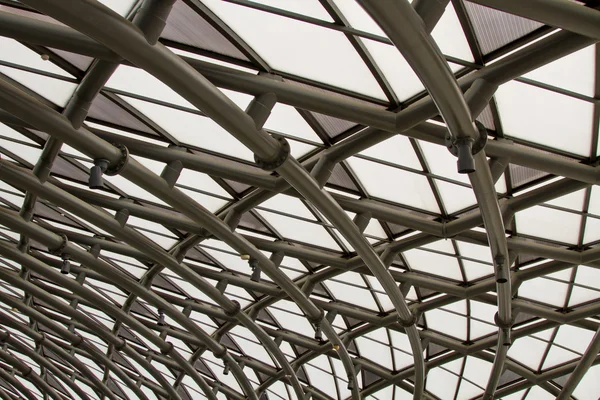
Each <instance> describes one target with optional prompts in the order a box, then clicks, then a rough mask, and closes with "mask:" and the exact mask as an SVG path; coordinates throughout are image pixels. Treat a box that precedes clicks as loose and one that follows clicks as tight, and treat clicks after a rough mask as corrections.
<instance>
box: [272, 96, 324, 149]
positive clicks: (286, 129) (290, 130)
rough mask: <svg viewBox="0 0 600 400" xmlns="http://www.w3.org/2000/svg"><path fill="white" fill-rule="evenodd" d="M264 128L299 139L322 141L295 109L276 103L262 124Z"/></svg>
mask: <svg viewBox="0 0 600 400" xmlns="http://www.w3.org/2000/svg"><path fill="white" fill-rule="evenodd" d="M264 128H265V129H269V130H272V131H275V132H280V133H285V134H287V135H291V136H295V137H298V138H301V139H306V140H310V141H312V142H315V143H323V141H322V140H321V139H320V138H319V136H317V134H316V133H315V131H314V130H313V129H312V128H311V127H310V125H308V123H307V122H306V120H305V119H304V118H302V116H301V115H300V114H299V113H298V111H296V109H295V108H294V107H291V106H288V105H285V104H281V103H277V104H275V107H273V110H271V114H270V115H269V119H267V122H266V123H265V125H264Z"/></svg>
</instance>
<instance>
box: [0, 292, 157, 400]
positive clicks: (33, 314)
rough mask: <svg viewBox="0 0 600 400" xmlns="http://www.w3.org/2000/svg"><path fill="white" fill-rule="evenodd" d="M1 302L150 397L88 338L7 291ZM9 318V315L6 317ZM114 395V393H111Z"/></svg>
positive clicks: (2, 315) (131, 387)
mask: <svg viewBox="0 0 600 400" xmlns="http://www.w3.org/2000/svg"><path fill="white" fill-rule="evenodd" d="M0 302H2V303H4V304H7V305H8V306H10V307H11V308H16V309H17V310H19V312H21V313H23V314H24V315H27V316H28V317H29V318H31V319H33V320H35V321H38V322H41V323H42V324H43V325H44V326H45V327H47V328H48V329H50V330H52V331H53V332H55V333H56V334H57V335H58V336H61V337H63V338H65V339H66V340H67V341H69V343H72V344H73V346H75V347H78V346H79V347H81V348H82V349H83V350H85V351H86V352H87V353H88V354H89V355H90V356H91V357H92V358H94V359H96V361H97V362H101V364H104V365H108V366H109V367H110V369H111V371H112V372H113V373H114V374H115V375H116V376H118V377H119V378H120V379H121V380H122V381H123V382H124V383H125V384H126V385H127V386H128V387H129V389H131V390H132V391H133V393H135V394H136V396H139V397H140V398H141V399H146V400H148V397H147V396H146V395H145V394H144V392H142V391H141V390H140V388H138V387H137V385H136V384H135V383H133V381H131V379H129V377H128V376H127V375H125V373H124V372H123V371H122V370H121V369H120V368H119V367H118V366H116V365H115V364H114V363H113V362H112V361H111V360H109V359H108V358H106V356H105V355H104V353H103V352H101V351H100V350H99V349H98V348H97V347H96V346H95V345H94V344H93V343H90V342H89V341H88V340H87V339H84V338H82V337H81V336H80V335H78V334H75V333H73V332H70V331H69V330H67V329H66V328H64V327H63V326H61V325H59V324H57V323H56V322H54V321H53V320H52V319H51V318H49V317H47V316H46V315H44V314H42V313H41V312H39V311H37V310H35V309H33V308H32V307H30V306H28V305H25V304H24V303H22V302H20V301H18V300H16V299H15V298H14V297H12V296H9V295H7V294H5V293H0ZM2 317H6V315H5V314H4V313H2V312H0V320H2V319H4V318H2ZM6 318H7V319H9V318H8V317H6ZM40 336H41V338H42V340H44V341H45V340H46V339H45V336H44V335H40ZM111 396H112V393H111Z"/></svg>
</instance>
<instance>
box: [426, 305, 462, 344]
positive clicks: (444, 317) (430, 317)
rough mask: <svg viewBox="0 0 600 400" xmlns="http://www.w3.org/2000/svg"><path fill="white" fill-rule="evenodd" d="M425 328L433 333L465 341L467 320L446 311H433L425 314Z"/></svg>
mask: <svg viewBox="0 0 600 400" xmlns="http://www.w3.org/2000/svg"><path fill="white" fill-rule="evenodd" d="M425 318H426V321H427V327H428V328H429V329H432V330H434V331H437V332H440V333H443V334H444V335H449V336H452V337H455V338H457V339H459V340H467V319H466V318H465V317H463V316H459V315H457V314H454V313H450V312H448V311H444V310H440V309H435V310H430V311H427V312H426V313H425Z"/></svg>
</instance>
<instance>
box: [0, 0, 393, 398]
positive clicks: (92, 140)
mask: <svg viewBox="0 0 600 400" xmlns="http://www.w3.org/2000/svg"><path fill="white" fill-rule="evenodd" d="M44 3H45V2H44V1H41V2H39V1H37V2H36V1H32V2H30V3H29V4H30V5H33V6H35V7H37V8H42V9H45V8H44V7H46V8H48V9H49V11H50V12H51V13H52V12H53V11H54V12H56V11H57V9H58V10H59V11H58V12H57V13H58V14H60V15H59V19H63V20H64V19H65V18H66V19H68V20H69V21H70V23H72V24H75V25H78V24H81V21H80V20H79V16H80V15H82V14H81V10H78V11H77V8H78V7H83V10H84V12H85V13H88V12H92V13H93V14H94V15H96V17H98V18H100V20H104V21H105V22H107V23H109V24H111V25H114V26H113V29H111V30H110V31H112V32H113V33H114V32H119V33H118V34H117V35H116V36H112V37H113V38H114V39H115V40H116V42H117V43H113V44H115V45H117V47H118V46H120V45H122V44H123V43H125V42H127V43H129V44H130V45H132V46H133V47H132V48H133V49H138V50H142V51H143V52H144V51H145V52H146V56H149V58H148V57H144V56H143V55H142V60H141V61H142V63H143V62H144V60H146V61H150V63H151V64H152V65H153V66H154V67H155V68H157V69H158V70H160V71H161V72H162V73H163V74H166V75H171V77H172V78H173V79H174V80H175V81H176V82H178V83H179V85H176V86H179V88H180V89H181V88H182V87H183V89H184V90H182V91H181V93H180V94H183V95H184V96H187V97H188V98H190V99H195V100H196V101H195V102H196V105H197V106H199V107H200V108H202V109H203V111H204V112H206V113H207V114H211V115H212V114H215V113H217V114H218V115H220V120H221V122H222V123H223V127H224V128H226V129H227V130H229V131H231V132H237V133H238V134H242V136H240V137H239V138H240V139H241V140H242V142H243V143H244V144H246V145H248V146H251V147H254V148H255V152H256V154H257V156H258V157H259V158H261V159H263V160H265V161H267V162H268V161H270V160H274V159H277V158H278V157H279V155H278V154H279V150H278V148H279V143H278V142H277V141H275V139H273V138H271V137H270V136H268V135H265V134H260V135H255V134H253V135H247V136H246V137H243V136H244V135H243V134H244V129H247V127H248V126H254V122H253V121H252V119H251V117H250V116H248V115H246V114H244V113H243V112H241V110H239V109H237V108H231V107H236V106H235V105H234V103H233V102H231V100H229V99H227V98H226V97H225V96H224V95H223V94H222V93H221V92H220V91H219V90H218V89H217V88H215V87H213V86H212V85H210V84H208V85H207V87H206V88H205V89H207V90H208V97H209V100H207V99H205V98H204V97H203V96H201V95H200V93H204V95H205V96H206V95H207V92H206V90H198V89H199V88H198V87H197V85H191V86H196V87H195V88H194V89H192V90H190V88H191V86H190V83H191V82H188V81H186V80H185V78H184V77H187V76H188V75H189V74H190V73H191V74H192V77H193V79H196V80H197V79H198V78H199V75H198V74H197V73H196V72H195V71H194V70H193V69H191V68H190V67H189V66H188V65H187V64H185V63H184V62H182V61H181V59H180V58H179V57H177V56H175V55H174V54H172V53H171V52H169V51H167V50H166V49H165V48H164V47H161V45H160V44H157V45H155V46H150V45H149V44H148V43H147V42H146V41H145V40H144V39H143V37H141V36H140V35H139V32H138V31H136V30H135V28H134V27H133V26H132V25H131V24H129V23H127V21H125V20H122V19H121V18H120V17H117V16H116V14H113V13H112V12H111V11H110V10H108V9H107V8H106V7H104V6H101V5H97V6H95V5H85V4H82V3H76V4H70V5H69V7H66V9H64V8H63V7H62V6H61V7H56V6H57V5H58V3H50V2H49V3H46V4H45V5H44ZM46 11H48V10H46ZM65 16H67V17H65ZM100 20H99V21H100ZM99 23H100V22H99ZM83 25H84V26H87V27H91V25H88V24H85V23H84V24H83ZM98 26H99V25H98ZM117 28H118V29H117ZM84 29H85V27H84ZM123 29H124V31H123ZM102 31H104V30H103V29H102V30H100V32H93V33H95V34H100V35H102V34H103V32H102ZM106 32H108V31H106ZM106 32H104V33H106ZM123 35H125V36H123ZM128 36H131V37H130V39H132V38H133V39H132V41H131V42H130V41H129V40H127V41H123V38H124V37H128ZM129 44H128V45H127V46H126V47H128V48H129ZM154 48H160V49H163V51H162V52H161V53H159V54H163V55H165V56H166V57H167V60H168V61H166V60H163V61H166V62H161V63H156V57H155V56H156V55H153V54H152V53H153V49H154ZM129 50H131V48H129ZM148 51H149V53H148ZM125 53H127V52H125ZM173 63H174V65H175V69H173V68H172V67H173V65H172V64H173ZM177 66H178V67H179V68H178V67H177ZM165 68H166V69H165ZM181 68H183V71H186V73H183V74H172V72H173V71H177V70H178V69H181ZM154 72H155V73H156V72H157V71H154ZM180 72H181V71H180ZM181 78H184V79H183V80H182V79H181ZM6 89H7V90H10V89H8V88H6ZM214 98H218V99H221V100H223V101H224V102H225V103H226V104H228V105H229V108H227V106H226V109H225V110H226V111H225V110H224V109H219V107H222V106H223V104H222V103H221V102H214V101H212V100H214ZM26 102H27V101H26ZM11 103H13V105H16V104H15V102H14V99H11ZM23 105H24V104H23V103H21V106H18V105H16V108H15V107H13V106H11V105H9V104H6V106H5V107H4V108H5V109H7V110H8V111H10V110H11V109H12V110H13V111H12V112H13V113H14V112H15V111H17V114H19V111H18V110H19V109H20V110H21V112H26V111H27V110H26V107H22V106H23ZM231 109H235V110H238V112H239V113H241V114H243V117H242V118H241V119H236V118H231V116H230V115H229V113H228V111H230V110H231ZM48 112H50V113H49V114H48ZM21 115H23V114H21ZM31 117H32V115H31V114H29V116H28V117H24V118H23V119H26V120H28V121H31V122H32V123H33V124H36V123H37V124H40V126H45V128H46V129H45V130H46V131H47V132H52V134H53V135H55V136H57V137H59V138H61V139H65V140H68V142H69V144H70V145H72V146H73V147H75V148H77V149H79V150H80V151H83V152H84V153H86V154H87V155H90V156H92V157H93V158H96V157H95V156H97V157H101V158H103V159H106V160H108V161H109V163H111V165H114V164H115V163H117V164H118V163H119V160H120V159H121V158H122V157H121V156H122V154H121V151H120V150H119V149H117V148H116V147H113V146H112V145H110V144H108V143H106V142H104V141H103V140H101V139H98V138H97V137H95V136H94V135H91V134H89V132H88V134H86V135H84V136H87V137H88V139H86V140H81V134H80V133H79V132H77V131H75V130H74V129H73V128H72V127H70V126H69V127H67V126H65V125H66V124H64V120H61V119H60V118H58V115H56V113H54V112H52V111H51V110H50V109H46V116H45V117H42V118H34V119H31ZM34 121H35V122H34ZM51 121H53V122H54V123H58V125H61V126H64V127H65V128H68V131H64V130H63V128H60V129H56V128H57V126H58V125H56V124H55V125H54V126H55V128H54V129H52V128H50V127H49V126H48V124H50V123H51ZM47 128H49V129H47ZM253 130H256V128H254V129H253ZM80 131H81V129H80ZM60 132H68V134H67V135H63V134H61V133H60ZM69 133H70V134H69ZM238 136H239V135H238ZM273 152H277V154H276V155H273ZM121 174H122V175H123V176H124V177H126V178H128V179H130V180H132V181H133V182H135V183H137V184H138V185H140V186H141V187H146V188H148V190H149V191H150V192H153V193H154V194H156V195H158V197H160V198H163V199H165V200H166V201H167V203H169V204H172V205H174V206H176V207H180V208H181V209H182V210H184V213H187V214H188V215H190V216H191V217H193V218H195V219H196V220H197V222H198V223H200V224H202V225H207V228H208V230H209V231H210V230H211V229H213V230H215V229H216V230H217V231H218V232H220V233H218V234H217V233H216V232H213V234H215V235H216V236H217V237H220V238H221V239H223V240H224V241H225V242H226V243H227V242H229V243H228V244H230V245H232V247H233V248H235V249H236V250H238V251H239V252H240V254H249V255H250V256H251V257H253V258H254V259H256V260H258V261H259V264H260V265H261V267H262V268H263V270H264V271H265V273H267V274H269V275H270V277H271V279H273V280H275V281H277V282H278V283H281V284H282V287H284V289H285V290H286V291H288V292H290V293H291V296H290V297H292V298H293V299H294V300H295V301H296V302H297V303H298V304H299V305H300V306H301V308H303V309H304V311H305V312H306V314H307V315H308V316H309V318H310V319H311V320H312V321H313V322H314V323H318V324H320V325H322V329H323V332H324V333H325V334H326V335H329V336H330V339H331V340H332V343H336V342H337V339H336V337H337V335H335V332H334V331H333V329H330V327H329V326H328V325H329V322H328V321H326V320H325V319H324V317H323V313H322V311H321V310H319V309H317V308H316V307H315V306H314V305H313V304H312V303H311V302H310V300H308V298H307V297H306V296H305V295H304V294H303V293H302V292H301V291H300V289H299V288H298V287H296V286H295V285H294V284H293V282H291V281H290V280H289V278H288V277H287V276H286V275H285V274H283V273H282V272H280V271H278V270H277V268H276V267H275V266H274V265H273V264H272V262H271V261H270V260H268V259H267V258H266V257H265V256H264V255H263V254H262V253H260V252H259V251H257V249H256V248H254V247H253V246H252V245H250V244H249V243H248V242H246V241H245V240H243V239H242V238H241V237H239V236H237V235H235V234H233V233H232V232H231V230H230V229H229V228H228V227H227V226H226V225H224V224H223V222H222V221H221V220H219V219H218V218H216V217H215V216H214V215H213V214H211V213H208V212H207V211H206V210H204V209H203V208H201V207H200V206H199V205H197V203H195V202H194V201H193V200H192V199H190V198H189V197H188V196H185V195H184V194H183V193H181V192H179V191H177V190H172V189H171V188H170V187H169V186H168V185H167V184H166V182H164V181H162V180H159V181H162V183H164V185H158V186H157V185H156V183H157V182H156V181H157V177H156V176H155V175H154V174H152V173H151V172H150V171H148V170H147V169H145V168H144V167H143V166H142V165H141V164H139V163H137V162H136V161H135V160H129V162H128V163H127V164H126V165H125V166H123V169H122V171H121ZM159 192H160V193H159ZM340 212H341V213H342V214H343V212H342V211H341V209H340ZM343 215H344V217H346V215H345V214H343ZM346 218H347V217H346ZM140 236H142V237H143V235H140ZM144 239H145V241H143V242H140V243H145V246H146V247H148V246H152V245H154V244H153V243H152V242H150V241H148V240H147V238H145V237H144ZM365 244H366V241H365ZM369 248H370V247H369ZM160 256H161V257H163V258H164V254H163V253H162V252H161V253H160ZM169 261H171V260H169ZM171 264H173V263H171ZM174 265H175V264H174ZM176 265H177V266H178V265H179V264H176ZM177 272H178V273H180V274H183V276H185V277H186V278H187V279H190V280H191V281H192V282H194V283H196V284H197V282H198V279H197V277H194V275H193V274H190V273H189V272H190V271H189V270H185V269H183V270H182V269H181V268H178V270H177ZM207 288H210V290H209V291H208V292H209V293H211V292H212V293H214V294H215V295H216V298H219V299H220V300H221V302H223V298H222V297H219V296H220V293H219V292H218V291H217V290H216V289H215V288H214V287H212V286H210V285H206V287H205V290H208V289H207ZM394 288H395V286H394ZM395 289H396V290H397V288H395ZM230 310H231V312H236V313H237V312H239V310H238V309H237V308H236V307H234V308H230ZM242 318H243V316H242ZM344 353H345V352H344V350H342V351H341V354H344ZM343 363H344V366H345V368H347V375H348V378H349V379H352V380H353V379H354V377H355V374H354V372H353V365H352V362H351V361H350V359H349V357H345V358H344V362H343ZM232 370H233V368H232ZM243 386H244V385H243ZM245 389H246V390H245V392H246V394H247V395H250V394H249V393H248V391H249V390H250V385H249V384H248V383H247V381H246V384H245ZM356 393H357V392H356ZM253 395H255V394H253Z"/></svg>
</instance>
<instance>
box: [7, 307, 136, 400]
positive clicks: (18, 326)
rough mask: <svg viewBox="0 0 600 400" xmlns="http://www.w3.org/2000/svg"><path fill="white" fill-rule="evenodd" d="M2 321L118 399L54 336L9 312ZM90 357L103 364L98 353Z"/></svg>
mask: <svg viewBox="0 0 600 400" xmlns="http://www.w3.org/2000/svg"><path fill="white" fill-rule="evenodd" d="M0 323H2V325H4V326H9V327H11V328H13V329H15V330H17V331H19V332H22V333H23V334H25V335H26V336H29V337H30V338H32V339H33V340H34V341H35V342H36V343H40V345H42V346H45V347H47V348H48V349H50V350H51V351H52V352H54V353H55V354H56V355H58V356H59V357H60V358H61V359H62V360H64V361H66V362H67V363H69V364H71V365H72V366H73V368H74V369H75V370H76V371H79V373H81V375H83V376H84V377H86V378H87V379H88V380H89V382H90V383H91V386H93V387H95V388H96V390H97V391H98V392H100V393H103V394H104V395H105V396H107V397H108V398H110V399H112V400H117V399H118V397H117V396H115V394H114V393H113V392H112V390H111V389H109V388H108V386H106V385H105V384H104V382H102V381H101V380H100V379H98V378H97V377H96V375H95V374H93V373H92V372H91V371H90V369H89V368H88V367H87V365H86V364H84V363H83V362H82V361H80V360H79V359H78V358H77V357H75V356H74V355H72V354H70V353H69V352H67V351H65V350H63V348H62V347H61V346H58V345H57V344H55V343H54V340H53V339H52V338H49V337H48V336H46V335H45V334H43V333H39V332H37V331H34V330H33V329H32V328H30V327H28V326H27V325H24V324H22V323H20V322H16V321H15V320H14V319H13V318H11V317H9V316H8V315H7V314H5V313H3V312H0ZM61 345H62V346H65V345H64V344H62V343H61ZM90 357H91V358H93V359H94V360H96V362H98V363H99V364H101V365H103V360H102V359H99V358H98V357H97V354H96V353H92V354H90ZM124 382H125V383H126V382H127V380H125V381H124Z"/></svg>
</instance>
